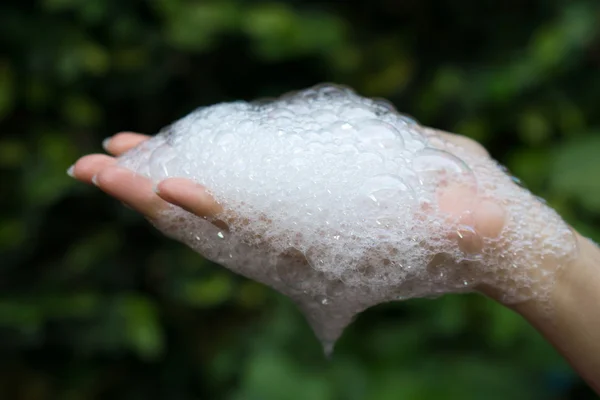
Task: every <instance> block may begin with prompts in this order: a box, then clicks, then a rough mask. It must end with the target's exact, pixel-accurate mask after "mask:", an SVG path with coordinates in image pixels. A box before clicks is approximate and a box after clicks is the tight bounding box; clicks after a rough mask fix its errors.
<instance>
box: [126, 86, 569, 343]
mask: <svg viewBox="0 0 600 400" xmlns="http://www.w3.org/2000/svg"><path fill="white" fill-rule="evenodd" d="M120 164H121V165H123V166H125V167H127V168H130V169H132V170H134V171H136V172H138V173H140V174H142V175H145V176H147V177H149V178H150V179H151V180H152V181H154V182H155V183H158V182H160V181H162V180H164V179H166V178H170V177H184V178H189V179H191V180H193V181H195V182H197V183H199V184H202V185H204V186H205V187H206V188H207V189H208V190H210V193H211V194H212V195H213V196H214V198H215V199H216V200H217V201H218V202H219V203H220V204H222V206H223V207H224V209H225V210H226V211H224V213H223V215H220V216H217V217H218V218H219V219H221V220H225V221H227V223H228V229H227V230H223V229H221V228H219V227H217V226H215V225H214V224H212V223H211V222H210V221H208V220H206V219H203V218H199V217H196V216H194V215H191V214H189V213H187V212H186V211H184V210H182V209H180V208H177V207H175V206H173V207H171V208H170V209H169V210H168V211H167V212H165V213H164V214H163V215H162V216H161V218H159V221H158V222H156V226H157V228H158V229H160V230H161V231H162V232H164V233H165V234H167V235H168V236H171V237H174V238H176V239H177V240H180V241H182V242H184V243H186V244H187V245H189V246H190V247H191V248H193V249H194V250H196V251H197V252H199V253H200V254H202V255H203V256H205V257H207V258H208V259H211V260H213V261H215V262H217V263H220V264H222V265H224V266H226V267H227V268H229V269H230V270H232V271H234V272H236V273H238V274H241V275H244V276H246V277H248V278H251V279H255V280H257V281H259V282H262V283H265V284H267V285H269V286H271V287H273V288H274V289H276V290H278V291H280V292H282V293H284V294H285V295H287V296H289V297H290V298H291V299H293V300H294V301H295V302H296V303H297V304H298V306H299V307H300V308H301V310H302V311H303V312H304V314H305V315H306V316H307V319H308V320H309V322H310V323H311V325H312V327H313V329H314V330H315V332H316V334H317V336H318V337H319V338H320V339H321V340H322V341H323V342H324V343H325V344H326V347H327V346H329V348H330V347H331V346H332V345H333V343H334V342H335V340H336V339H337V338H338V337H339V335H340V334H341V332H342V331H343V329H344V328H345V327H346V326H347V325H348V324H349V323H350V322H351V320H352V319H353V317H354V316H355V315H356V314H358V313H359V312H361V311H363V310H365V309H366V308H368V307H370V306H373V305H376V304H379V303H382V302H387V301H392V300H397V299H408V298H413V297H435V296H439V295H442V294H445V293H460V292H468V291H472V290H474V288H475V287H477V286H479V285H487V286H489V287H493V288H495V289H497V290H498V291H499V293H502V296H503V297H502V300H503V301H505V302H507V303H515V302H521V301H525V300H528V299H531V298H537V299H541V300H543V299H544V298H545V297H546V296H547V295H548V292H549V290H550V288H551V286H552V283H553V276H554V272H555V270H556V269H558V268H560V267H561V266H562V265H564V264H565V263H567V262H568V261H569V260H570V259H572V258H573V257H574V255H575V253H576V244H575V239H574V236H573V233H572V232H571V230H570V228H569V227H568V226H567V225H566V224H565V223H564V222H563V221H562V220H561V218H560V217H559V216H558V215H557V214H556V213H555V212H554V211H553V210H552V209H550V208H549V207H547V206H546V205H544V204H543V203H542V202H540V201H539V200H538V199H537V198H536V197H535V196H533V195H532V194H530V193H529V192H528V191H527V190H525V189H524V188H522V187H520V186H518V185H517V184H515V182H513V180H512V179H511V177H510V176H509V175H508V174H507V173H506V172H505V169H504V168H502V167H501V166H500V165H499V164H497V163H496V162H495V161H493V160H492V159H490V158H489V157H487V156H484V155H481V154H474V153H473V152H472V151H469V150H467V149H466V148H464V147H461V146H459V145H456V144H453V143H451V142H449V141H447V140H445V139H444V137H443V136H442V135H440V134H439V133H438V132H437V131H435V130H432V129H429V128H426V127H423V126H421V125H419V124H418V123H417V122H416V121H414V120H413V119H411V118H409V117H407V116H404V115H402V114H399V113H398V112H397V111H396V110H395V109H394V108H393V106H391V105H390V104H389V103H387V102H385V101H383V100H373V99H368V98H364V97H361V96H359V95H357V94H356V93H355V92H353V91H352V90H351V89H349V88H345V87H340V86H336V85H319V86H316V87H313V88H310V89H306V90H303V91H299V92H295V93H290V94H287V95H284V96H282V97H280V98H278V99H274V100H271V101H261V102H255V103H248V102H242V101H238V102H232V103H223V104H217V105H214V106H210V107H204V108H200V109H198V110H196V111H194V112H192V113H191V114H189V115H187V116H186V117H184V118H182V119H181V120H179V121H177V122H175V123H174V124H172V125H171V126H169V127H167V128H165V129H164V130H163V131H161V132H160V133H159V134H158V135H156V136H154V137H153V138H151V139H150V140H148V141H146V142H145V143H143V144H142V145H140V146H138V147H137V148H135V149H133V150H131V151H130V152H128V153H127V154H125V155H124V156H122V157H121V158H120ZM457 184H458V185H461V187H462V188H463V190H464V196H463V197H464V198H463V199H462V201H463V202H466V204H467V207H466V209H465V211H464V212H461V213H460V214H459V215H453V214H449V213H448V212H446V211H444V210H443V209H442V208H440V205H439V204H438V203H439V201H438V199H439V197H438V194H439V190H440V188H441V189H443V188H444V187H447V186H448V185H457ZM475 199H478V200H481V199H490V200H491V201H493V202H495V203H496V204H499V205H501V206H502V207H503V208H504V211H505V217H506V223H505V224H504V227H503V228H502V232H501V233H500V235H499V236H498V237H495V238H489V237H484V236H483V235H481V234H480V233H479V232H478V231H477V229H476V228H475V226H473V223H472V218H470V217H471V216H472V212H473V209H472V207H471V206H470V205H469V204H468V202H469V201H470V200H472V201H473V202H474V201H475ZM465 236H467V237H469V242H470V243H478V244H480V246H481V250H479V251H477V252H476V253H469V252H466V251H465V249H464V248H462V250H461V246H460V240H461V237H462V238H464V237H465Z"/></svg>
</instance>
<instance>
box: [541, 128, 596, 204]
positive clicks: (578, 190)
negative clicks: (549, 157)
mask: <svg viewBox="0 0 600 400" xmlns="http://www.w3.org/2000/svg"><path fill="white" fill-rule="evenodd" d="M598 154H600V135H598V134H595V135H591V136H587V137H584V138H581V139H578V140H576V141H572V142H569V143H567V144H565V145H563V146H561V147H560V148H559V149H557V150H556V158H555V160H554V165H553V167H552V174H551V183H552V185H553V188H554V190H557V191H560V192H561V193H563V194H564V195H567V196H572V197H573V198H574V199H576V200H577V201H579V202H580V203H581V204H582V205H583V206H585V207H587V208H588V209H589V210H590V211H596V212H600V179H598V173H599V172H600V157H598Z"/></svg>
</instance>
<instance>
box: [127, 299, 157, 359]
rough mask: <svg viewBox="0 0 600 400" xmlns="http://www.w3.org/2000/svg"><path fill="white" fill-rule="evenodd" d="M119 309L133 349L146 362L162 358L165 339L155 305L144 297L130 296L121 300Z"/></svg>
mask: <svg viewBox="0 0 600 400" xmlns="http://www.w3.org/2000/svg"><path fill="white" fill-rule="evenodd" d="M118 307H119V308H118V309H119V311H120V312H121V314H122V316H123V318H124V319H125V326H124V329H125V333H126V335H127V339H128V341H129V343H130V345H131V347H132V348H133V349H134V350H135V351H136V352H137V354H138V355H139V356H140V357H141V358H143V359H146V360H152V359H155V358H156V357H158V356H160V355H161V354H162V352H163V341H164V339H163V334H162V331H161V326H160V322H159V320H158V314H157V310H156V309H155V307H154V305H153V304H152V303H151V302H150V301H148V299H146V298H144V297H141V296H136V295H129V296H123V297H122V298H121V299H120V302H119V303H118Z"/></svg>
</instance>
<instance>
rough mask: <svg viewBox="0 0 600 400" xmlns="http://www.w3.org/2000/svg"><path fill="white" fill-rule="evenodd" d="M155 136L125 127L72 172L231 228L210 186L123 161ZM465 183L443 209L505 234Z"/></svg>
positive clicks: (464, 238)
mask: <svg viewBox="0 0 600 400" xmlns="http://www.w3.org/2000/svg"><path fill="white" fill-rule="evenodd" d="M432 132H434V133H435V134H436V135H439V137H441V138H442V139H444V140H446V141H448V142H450V143H452V144H454V145H456V146H460V147H462V148H463V149H465V150H467V151H469V152H472V153H474V154H479V155H483V156H488V153H487V151H486V150H485V149H484V148H483V147H482V146H481V145H480V144H479V143H477V142H475V141H473V140H471V139H469V138H466V137H464V136H460V135H455V134H451V133H446V132H441V131H432ZM149 138H150V137H149V136H147V135H142V134H139V133H131V132H121V133H118V134H116V135H114V136H112V137H110V138H108V139H106V140H105V141H104V142H103V147H104V149H105V150H106V151H107V152H108V153H109V154H110V156H109V155H105V154H91V155H86V156H84V157H82V158H80V159H79V160H78V161H77V162H76V163H75V164H74V165H73V166H72V167H71V168H70V169H69V175H71V176H72V177H74V178H75V179H78V180H79V181H81V182H84V183H88V184H94V185H95V186H97V187H98V188H99V189H101V190H102V191H103V192H105V193H106V194H108V195H110V196H112V197H114V198H115V199H117V200H119V201H121V202H122V203H123V204H125V205H127V206H128V207H130V208H132V209H133V210H135V211H137V212H139V213H141V214H142V215H143V216H145V217H146V218H147V219H149V220H150V221H156V220H157V219H160V214H161V212H162V211H164V210H166V209H167V208H168V207H169V204H172V205H175V206H178V207H181V208H183V209H184V210H186V211H188V212H191V213H192V214H195V215H197V216H199V217H203V218H207V219H209V220H211V221H213V223H214V224H215V225H217V226H219V227H220V228H223V229H227V226H226V225H225V223H224V222H223V221H221V220H218V219H215V218H214V217H215V216H218V215H219V214H220V213H221V212H222V211H223V209H222V207H221V205H220V204H218V203H217V202H216V201H215V200H214V199H213V198H212V197H211V195H210V194H209V193H208V191H207V189H206V188H205V187H203V186H201V185H199V184H197V183H195V182H193V181H191V180H188V179H184V178H168V179H166V180H163V181H162V182H160V183H159V184H158V185H156V186H154V185H153V183H152V182H151V181H150V180H149V179H147V178H146V177H144V176H141V175H138V174H136V173H134V172H132V171H130V170H128V169H126V168H124V167H121V166H118V165H117V159H116V158H115V157H118V156H120V155H122V154H123V153H125V152H127V151H129V150H131V149H132V148H134V147H136V146H138V145H140V144H141V143H142V142H144V141H146V140H147V139H149ZM472 197H473V196H472V193H470V192H468V189H467V188H465V187H463V186H452V185H450V186H449V187H446V188H443V189H440V191H439V192H438V201H439V205H440V209H441V210H442V211H444V212H446V213H447V214H449V215H450V216H452V215H456V216H459V215H462V214H463V213H464V211H465V210H467V209H470V210H471V211H472V212H471V213H469V214H470V218H471V221H469V225H471V226H472V227H474V228H475V230H476V232H477V235H481V236H483V237H488V238H493V237H496V236H498V235H499V234H500V232H501V231H502V228H503V226H504V224H505V217H506V216H505V213H504V211H503V209H502V207H501V206H499V205H498V204H496V203H494V202H492V201H490V200H485V199H475V201H473V198H472ZM477 235H475V234H472V233H471V232H468V231H467V232H456V237H455V239H456V240H457V242H458V245H459V246H460V248H461V249H462V250H463V251H465V252H467V253H477V252H478V251H480V250H481V248H480V247H481V243H482V242H481V240H480V238H479V237H477Z"/></svg>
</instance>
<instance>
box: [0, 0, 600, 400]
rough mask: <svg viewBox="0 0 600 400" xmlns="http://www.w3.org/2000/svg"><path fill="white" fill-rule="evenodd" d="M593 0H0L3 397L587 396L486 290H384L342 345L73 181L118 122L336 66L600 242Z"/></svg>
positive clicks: (154, 116) (597, 44)
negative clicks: (465, 146) (398, 296)
mask: <svg viewBox="0 0 600 400" xmlns="http://www.w3.org/2000/svg"><path fill="white" fill-rule="evenodd" d="M599 19H600V3H598V1H597V0H590V1H586V0H506V1H477V0H469V1H450V0H443V1H435V2H434V1H419V0H407V1H389V0H387V1H386V0H370V1H367V2H365V1H337V2H323V1H320V2H310V1H305V0H303V1H300V0H297V1H291V0H290V1H279V2H264V1H244V0H223V1H216V0H213V1H208V0H207V1H190V0H188V1H184V0H146V1H143V0H137V1H134V0H38V1H24V0H4V1H3V2H2V3H1V5H0V46H1V47H0V50H1V51H0V123H1V127H2V129H1V130H2V134H1V136H0V187H1V188H2V192H1V193H2V195H1V196H0V205H1V207H0V248H1V254H0V372H1V373H0V399H7V400H12V399H15V400H21V399H23V400H38V399H39V400H45V399H68V400H80V399H81V400H83V399H86V400H87V399H108V398H110V399H128V400H131V399H172V400H179V399H182V400H187V399H232V400H271V399H290V400H294V399H298V400H307V399H315V400H320V399H336V400H337V399H340V400H359V399H360V400H362V399H369V400H387V399H411V400H428V399H433V400H442V399H461V400H471V399H473V400H474V399H486V400H488V399H490V400H493V399H544V400H546V399H588V398H592V397H593V395H592V394H591V393H590V392H589V390H588V389H586V387H585V386H584V385H583V384H582V383H581V382H580V381H579V379H578V378H577V376H576V375H575V374H574V373H573V372H572V371H571V369H570V368H569V367H568V366H567V365H566V363H565V362H564V361H563V360H562V359H561V358H560V357H559V356H558V355H557V354H556V352H555V351H554V350H553V349H552V348H551V347H550V345H549V344H547V343H546V342H544V340H543V339H542V338H541V337H540V336H539V335H538V334H537V333H535V331H534V330H533V329H532V328H530V327H529V326H527V325H526V324H525V323H524V321H522V320H521V319H520V318H519V317H518V316H516V315H515V314H513V313H511V312H509V311H507V310H505V309H503V308H502V307H500V306H498V305H495V304H492V302H491V301H488V300H486V299H484V298H482V297H479V296H446V297H444V298H442V299H438V300H414V301H408V302H405V303H397V304H390V305H385V306H380V307H377V308H375V309H372V310H370V311H368V312H367V313H365V314H363V315H362V316H361V317H360V318H358V320H357V322H356V323H355V324H354V325H353V326H352V327H351V328H350V329H349V330H348V331H347V332H346V334H345V335H344V337H343V338H342V340H341V341H340V343H339V344H338V346H337V351H336V354H335V356H334V358H333V361H331V362H327V361H326V360H325V359H324V357H323V355H322V353H321V348H320V346H319V344H318V342H317V341H316V339H315V338H314V337H313V335H312V333H311V331H310V330H309V328H308V326H307V325H306V323H305V322H304V320H303V319H302V317H301V315H300V314H299V312H297V311H296V310H295V309H294V307H293V306H292V305H291V304H290V302H289V301H287V300H286V299H284V298H283V297H282V296H280V295H277V294H275V293H273V292H271V291H270V290H268V289H266V288H264V287H262V286H260V285H258V284H255V283H253V282H249V281H247V280H245V279H242V278H240V277H237V276H233V275H232V274H230V273H228V272H227V271H225V270H223V269H221V268H218V267H216V266H214V265H211V264H209V263H208V262H205V261H203V260H202V259H201V258H200V257H199V256H198V255H196V254H194V253H192V252H191V251H190V250H188V249H186V248H185V247H184V246H183V245H180V244H177V243H174V242H171V241H169V240H167V239H166V238H163V237H161V236H160V235H159V234H157V233H155V232H154V231H153V230H152V229H151V228H150V227H149V225H148V224H147V223H145V221H144V220H143V219H142V218H141V217H139V216H138V215H135V214H134V213H133V212H131V211H129V210H127V209H125V208H123V207H122V206H121V205H120V204H118V202H116V201H113V200H111V199H108V198H106V197H105V196H103V195H101V194H100V193H99V192H98V191H97V190H95V189H94V188H91V187H85V186H84V185H82V184H78V183H76V182H74V181H73V180H71V179H69V178H68V177H67V176H66V175H65V170H66V169H67V167H68V166H69V165H70V164H71V163H72V162H73V161H74V160H75V159H76V158H77V157H78V156H80V155H83V154H86V153H90V152H99V151H101V148H100V143H101V140H102V139H103V138H104V137H106V136H109V135H111V134H113V133H114V132H117V131H120V130H135V131H141V132H148V133H154V132H156V131H158V130H159V128H161V127H162V126H164V125H166V124H168V123H169V122H171V121H173V120H174V119H176V118H179V117H181V116H182V115H184V114H185V113H187V112H189V111H190V110H192V109H193V108H195V107H197V106H200V105H207V104H212V103H215V102H219V101H226V100H232V99H239V98H243V99H251V98H255V97H261V96H267V95H277V94H280V93H282V92H284V91H287V90H291V89H299V88H302V87H305V86H309V85H312V84H315V83H318V82H322V81H333V82H338V83H345V84H348V85H351V86H353V87H355V88H356V89H357V90H358V91H359V92H360V93H362V94H364V95H369V96H381V97H387V98H389V99H390V100H392V101H393V102H394V103H395V104H396V105H397V107H398V108H399V109H400V110H401V111H404V112H406V113H408V114H411V115H414V116H415V117H416V118H417V119H419V120H420V121H422V122H423V123H426V124H428V125H432V126H435V127H438V128H443V129H446V130H450V131H455V132H458V133H462V134H465V135H468V136H470V137H473V138H475V139H477V140H479V141H481V142H482V143H483V144H484V145H485V146H486V147H487V148H488V149H489V150H490V152H491V153H492V155H493V156H494V157H496V158H498V159H499V160H501V161H502V162H503V163H505V164H506V165H507V166H508V167H509V169H510V170H511V171H512V172H513V173H514V174H516V175H517V176H519V177H521V178H522V180H523V182H524V183H525V184H526V185H527V186H528V187H529V188H530V189H531V190H532V191H533V192H534V193H536V194H537V195H540V196H542V197H544V198H546V199H547V200H548V202H549V203H550V204H551V205H552V206H554V207H555V208H556V209H557V210H558V211H559V212H560V213H561V214H562V215H563V216H564V217H565V218H566V219H567V220H568V221H569V222H570V223H572V224H573V225H574V226H575V227H576V228H577V229H578V230H580V231H581V232H582V233H584V234H586V235H589V236H591V237H593V238H595V239H596V240H599V239H600V113H599V112H598V107H599V104H600V73H599V68H600V24H599Z"/></svg>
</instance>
